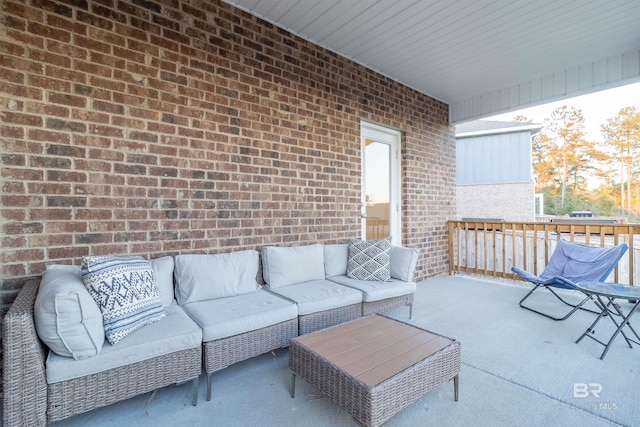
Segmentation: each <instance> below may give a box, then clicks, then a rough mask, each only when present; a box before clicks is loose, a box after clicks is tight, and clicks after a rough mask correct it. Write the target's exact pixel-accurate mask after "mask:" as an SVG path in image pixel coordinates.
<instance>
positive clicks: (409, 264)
mask: <svg viewBox="0 0 640 427" xmlns="http://www.w3.org/2000/svg"><path fill="white" fill-rule="evenodd" d="M419 255H420V253H419V252H418V250H417V249H413V248H405V247H404V246H392V247H391V277H393V278H394V279H398V280H402V281H405V282H413V273H414V272H415V269H416V265H417V264H418V256H419Z"/></svg>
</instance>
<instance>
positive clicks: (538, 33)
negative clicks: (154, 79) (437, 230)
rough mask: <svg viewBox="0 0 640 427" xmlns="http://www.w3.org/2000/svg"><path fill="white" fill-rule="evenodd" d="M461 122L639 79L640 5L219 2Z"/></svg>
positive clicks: (506, 0)
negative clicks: (437, 103) (436, 104)
mask: <svg viewBox="0 0 640 427" xmlns="http://www.w3.org/2000/svg"><path fill="white" fill-rule="evenodd" d="M224 1H226V2H227V3H229V4H231V5H234V6H236V7H238V8H240V9H242V10H245V11H247V12H249V13H251V14H254V15H256V16H258V17H260V18H262V19H264V20H266V21H268V22H271V23H273V24H275V25H277V26H279V27H281V28H283V29H286V30H288V31H290V32H291V33H293V34H296V35H298V36H300V37H302V38H304V39H306V40H309V41H311V42H313V43H315V44H318V45H320V46H323V47H325V48H327V49H329V50H331V51H333V52H336V53H338V54H340V55H342V56H345V57H347V58H349V59H351V60H353V61H355V62H357V63H360V64H362V65H365V66H367V67H368V68H371V69H373V70H376V71H378V72H380V73H381V74H384V75H386V76H388V77H391V78H392V79H394V80H397V81H399V82H401V83H403V84H405V85H407V86H410V87H412V88H414V89H417V90H419V91H420V92H423V93H425V94H427V95H430V96H432V97H434V98H437V99H439V100H442V101H445V102H446V103H448V104H449V105H450V119H451V121H452V122H460V121H467V120H471V119H476V118H480V117H484V116H490V115H493V114H498V113H502V112H505V111H509V110H515V109H520V108H525V107H528V106H533V105H537V104H542V103H545V102H551V101H555V100H557V99H562V98H566V97H569V96H575V95H579V94H583V93H589V92H593V91H597V90H601V89H605V88H608V87H613V86H619V85H623V84H627V83H633V82H636V81H640V0H477V1H473V0H440V1H437V0H224Z"/></svg>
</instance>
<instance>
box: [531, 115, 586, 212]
mask: <svg viewBox="0 0 640 427" xmlns="http://www.w3.org/2000/svg"><path fill="white" fill-rule="evenodd" d="M597 157H599V153H598V151H597V150H596V149H595V144H594V143H593V142H590V141H587V140H586V139H585V138H584V117H583V115H582V111H581V110H578V109H576V108H574V107H567V106H566V105H565V106H562V107H559V108H557V109H556V110H554V111H553V112H552V113H551V116H550V117H549V118H547V119H545V127H544V130H543V132H542V133H541V134H540V135H539V136H538V137H536V138H535V139H534V146H533V158H534V170H535V173H536V179H537V181H538V187H539V188H548V187H556V188H559V190H560V201H559V207H558V210H560V211H566V210H567V187H570V188H571V189H572V194H574V193H576V192H579V191H581V190H582V191H583V190H585V189H586V187H587V176H588V172H589V171H592V170H593V168H594V162H593V160H594V158H597Z"/></svg>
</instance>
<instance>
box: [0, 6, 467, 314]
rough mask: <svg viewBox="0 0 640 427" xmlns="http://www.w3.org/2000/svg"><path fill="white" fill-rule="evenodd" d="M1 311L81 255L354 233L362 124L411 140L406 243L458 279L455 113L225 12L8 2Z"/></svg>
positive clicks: (231, 246) (234, 246)
mask: <svg viewBox="0 0 640 427" xmlns="http://www.w3.org/2000/svg"><path fill="white" fill-rule="evenodd" d="M2 14H3V18H2V22H1V27H0V28H1V29H0V31H1V33H0V34H1V35H0V54H1V55H2V60H1V61H0V93H1V98H0V101H1V114H2V121H1V124H0V132H1V141H0V144H1V147H2V148H1V154H2V156H1V163H0V168H1V169H0V179H1V184H2V204H1V207H0V217H1V221H2V222H1V224H0V226H1V236H0V238H1V239H2V242H1V243H2V245H1V246H2V249H1V250H2V253H1V259H0V279H1V280H2V293H3V298H4V300H3V301H4V307H5V308H6V304H7V303H9V302H10V301H11V300H12V296H13V295H14V294H15V291H16V289H18V288H19V287H20V286H21V283H22V282H23V280H24V278H25V277H28V276H32V275H37V274H39V273H41V272H42V271H43V269H44V267H45V265H46V264H47V263H76V264H78V263H79V262H80V257H81V256H82V255H88V254H91V255H97V254H140V255H143V256H146V257H156V256H160V255H164V254H178V253H187V252H223V251H234V250H239V249H244V248H256V249H259V248H260V247H262V246H264V245H299V244H307V243H311V242H337V241H342V240H344V239H346V238H351V237H358V236H359V233H360V209H359V204H360V142H359V127H360V120H361V119H368V120H372V121H375V122H378V123H381V124H384V125H388V126H392V127H396V128H398V129H400V130H401V131H402V135H403V137H402V157H403V158H402V168H403V171H402V173H403V196H402V197H403V212H402V215H403V219H404V225H403V240H404V244H405V245H406V246H410V247H415V248H419V249H420V250H421V258H420V262H419V265H418V269H417V278H418V279H423V278H426V277H428V276H432V275H435V274H438V273H444V272H446V271H447V265H448V264H447V263H448V255H447V240H446V239H447V236H446V223H445V221H446V220H447V219H453V218H454V216H455V170H454V168H455V162H454V156H455V140H454V137H453V132H452V128H451V127H450V126H449V125H448V120H447V118H448V106H447V105H446V104H444V103H442V102H439V101H436V100H434V99H432V98H429V97H427V96H424V95H422V94H420V93H418V92H416V91H414V90H412V89H409V88H407V87H405V86H402V85H400V84H398V83H396V82H394V81H392V80H390V79H388V78H386V77H384V76H381V75H379V74H377V73H375V72H373V71H370V70H368V69H366V68H364V67H362V66H360V65H357V64H355V63H353V62H350V61H349V60H347V59H345V58H343V57H340V56H337V55H335V54H333V53H331V52H329V51H326V50H324V49H322V48H320V47H318V46H315V45H313V44H311V43H309V42H306V41H304V40H301V39H300V38H297V37H296V36H293V35H291V34H289V33H287V32H285V31H283V30H281V29H278V28H275V27H273V26H272V25H270V24H267V23H264V22H262V21H260V20H258V19H256V18H254V17H252V16H250V15H248V14H246V13H244V12H241V11H239V10H236V9H234V8H232V7H230V6H228V5H226V4H224V3H221V2H219V1H217V0H207V1H204V0H184V1H181V0H163V1H150V0H131V1H119V0H95V1H94V0H68V1H53V0H25V1H21V0H4V1H3V2H2Z"/></svg>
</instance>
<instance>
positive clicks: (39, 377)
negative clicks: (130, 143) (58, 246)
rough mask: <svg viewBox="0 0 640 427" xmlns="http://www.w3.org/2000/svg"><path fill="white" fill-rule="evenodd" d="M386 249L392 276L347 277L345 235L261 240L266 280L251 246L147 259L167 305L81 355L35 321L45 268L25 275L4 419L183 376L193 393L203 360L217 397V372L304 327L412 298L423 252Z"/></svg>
mask: <svg viewBox="0 0 640 427" xmlns="http://www.w3.org/2000/svg"><path fill="white" fill-rule="evenodd" d="M390 253H391V263H390V264H391V267H390V272H391V277H390V279H389V281H387V282H378V281H369V280H356V279H353V278H349V277H347V274H346V273H347V258H348V256H349V245H348V244H342V245H307V246H298V247H266V248H263V250H262V276H263V277H264V282H265V284H264V285H260V284H259V282H260V281H261V280H259V279H260V273H259V268H260V260H259V253H258V252H257V251H253V250H247V251H238V252H233V253H228V254H190V255H178V256H175V257H163V258H159V259H156V260H151V264H152V266H153V267H154V268H153V272H154V274H155V276H156V280H157V282H158V291H159V294H160V299H161V300H162V305H163V307H164V310H165V311H166V313H167V315H166V317H164V318H162V319H160V320H158V321H157V322H155V323H152V324H149V325H146V326H143V327H141V328H140V329H138V330H136V331H134V332H132V333H131V335H129V336H127V337H125V338H123V339H122V340H121V341H120V342H118V343H117V344H115V345H110V344H109V343H108V342H106V341H105V342H104V345H102V349H101V350H100V349H99V348H98V349H97V354H95V355H93V353H92V355H91V356H90V357H86V355H85V357H76V358H74V357H69V356H74V355H66V356H65V355H60V354H56V352H55V351H53V350H52V348H53V349H55V350H56V351H59V352H60V350H59V349H58V348H56V347H55V346H53V345H51V347H52V348H49V347H47V345H45V344H44V342H43V341H42V340H41V339H40V336H39V334H38V332H39V331H37V330H36V323H37V322H36V321H35V320H34V318H35V317H37V316H34V306H36V307H38V304H37V300H38V294H39V288H40V290H42V289H49V288H50V287H51V286H53V285H52V284H51V283H52V280H50V279H51V276H53V275H52V274H50V272H49V271H47V272H46V273H45V274H44V275H43V278H42V281H40V280H32V281H30V282H28V283H26V284H25V286H24V287H23V289H22V290H21V291H20V293H19V294H18V296H17V298H16V300H15V302H14V303H13V305H12V307H11V308H10V310H9V311H8V313H7V315H6V316H5V318H4V320H3V346H4V361H3V381H4V410H3V421H4V425H5V426H23V425H24V426H39V425H45V424H46V423H49V422H54V421H58V420H62V419H64V418H67V417H70V416H73V415H75V414H79V413H82V412H86V411H89V410H92V409H94V408H98V407H101V406H106V405H109V404H111V403H115V402H117V401H120V400H124V399H128V398H130V397H133V396H135V395H138V394H142V393H147V392H149V391H152V390H154V389H157V388H160V387H165V386H167V385H170V384H174V383H183V382H186V381H191V382H192V383H193V404H194V405H195V404H196V403H197V388H198V378H199V376H200V374H201V373H202V371H203V370H204V372H206V374H207V400H210V398H211V376H212V374H213V373H214V372H216V371H218V370H220V369H223V368H225V367H227V366H229V365H231V364H234V363H236V362H239V361H242V360H245V359H248V358H251V357H254V356H257V355H260V354H263V353H267V352H269V351H271V350H274V349H277V348H281V347H286V346H288V345H289V339H290V338H293V337H295V336H298V335H302V334H306V333H309V332H312V331H315V330H318V329H323V328H326V327H329V326H333V325H336V324H340V323H343V322H346V321H349V320H353V319H355V318H358V317H360V316H363V315H368V314H371V313H375V312H384V311H387V310H389V309H392V308H396V307H400V306H404V305H408V306H409V307H411V306H412V303H413V294H414V293H415V289H416V284H415V282H414V281H413V270H414V269H415V265H416V263H417V258H418V252H417V251H416V250H414V249H408V248H402V247H392V248H391V252H390ZM70 268H72V267H68V266H64V267H61V266H59V270H60V271H58V272H57V273H58V275H59V276H62V279H60V277H57V278H56V280H58V281H60V280H63V279H64V280H66V279H68V278H69V276H68V275H67V276H65V274H66V273H68V272H69V269H70ZM52 270H56V268H52ZM76 273H77V272H74V273H73V274H76ZM73 280H75V279H73ZM53 282H55V280H54V281H53ZM41 298H42V297H41ZM74 298H75V297H74ZM74 301H75V300H74ZM41 317H42V316H40V318H41ZM83 320H86V319H83ZM94 320H95V319H94ZM40 323H42V321H40ZM54 329H55V326H54ZM159 331H162V333H160V332H159ZM47 342H48V341H47ZM98 344H100V345H101V341H100V342H99V343H98ZM62 350H63V351H62V353H63V354H64V350H65V349H64V348H63V349H62Z"/></svg>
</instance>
